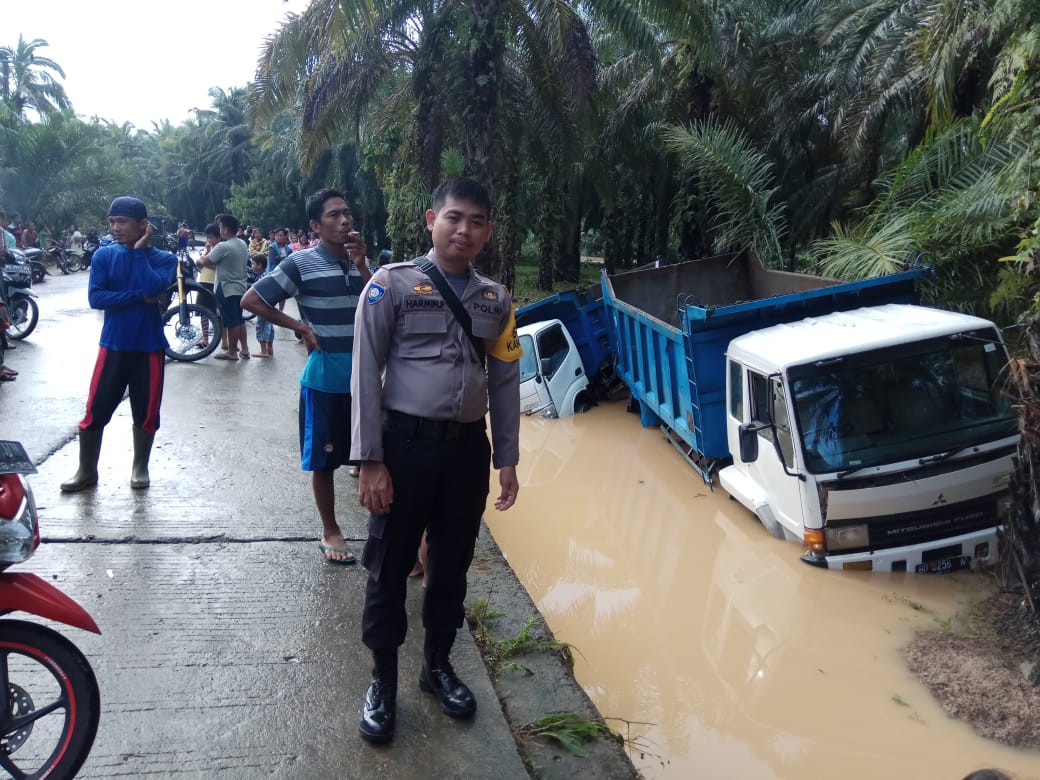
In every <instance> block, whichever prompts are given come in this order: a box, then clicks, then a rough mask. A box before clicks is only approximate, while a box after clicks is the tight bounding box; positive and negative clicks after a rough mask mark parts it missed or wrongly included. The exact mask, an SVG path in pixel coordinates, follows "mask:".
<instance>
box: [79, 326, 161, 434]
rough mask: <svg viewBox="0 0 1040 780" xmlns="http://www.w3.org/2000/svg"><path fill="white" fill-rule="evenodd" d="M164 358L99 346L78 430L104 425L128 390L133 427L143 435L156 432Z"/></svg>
mask: <svg viewBox="0 0 1040 780" xmlns="http://www.w3.org/2000/svg"><path fill="white" fill-rule="evenodd" d="M165 361H166V355H165V353H164V352H163V351H161V350H160V351H158V352H124V351H122V350H118V349H108V348H107V347H101V348H100V349H99V350H98V356H97V362H96V363H95V364H94V375H93V376H92V377H91V379H90V394H89V395H88V396H87V413H86V415H85V416H84V417H83V419H82V420H81V421H80V424H79V429H80V430H81V431H85V430H87V429H91V430H100V429H102V428H104V427H105V426H106V425H108V421H109V420H111V419H112V415H113V414H115V411H116V407H117V406H119V402H120V401H122V400H123V394H124V393H125V392H126V390H127V388H130V412H131V414H132V415H133V418H134V425H136V426H137V427H138V428H140V429H141V430H142V431H144V432H145V433H152V434H154V433H155V432H156V431H157V430H159V406H160V405H161V404H162V391H163V371H164V368H165Z"/></svg>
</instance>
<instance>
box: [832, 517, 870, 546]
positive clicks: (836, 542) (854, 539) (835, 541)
mask: <svg viewBox="0 0 1040 780" xmlns="http://www.w3.org/2000/svg"><path fill="white" fill-rule="evenodd" d="M824 536H825V538H826V539H827V549H828V550H831V551H836V550H854V549H857V548H860V547H869V546H870V530H869V528H868V527H867V525H866V524H865V523H864V524H861V525H845V526H840V527H838V528H825V529H824Z"/></svg>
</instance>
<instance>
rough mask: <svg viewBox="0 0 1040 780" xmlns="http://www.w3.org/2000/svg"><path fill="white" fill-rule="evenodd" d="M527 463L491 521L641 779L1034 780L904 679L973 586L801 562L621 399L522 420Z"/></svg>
mask: <svg viewBox="0 0 1040 780" xmlns="http://www.w3.org/2000/svg"><path fill="white" fill-rule="evenodd" d="M521 448H522V451H521V466H520V469H519V472H520V481H521V486H522V487H521V492H520V499H519V502H518V504H517V505H516V507H514V508H513V509H511V510H510V511H509V512H507V513H505V514H502V513H497V512H494V511H493V510H489V511H488V513H487V520H488V523H489V525H490V527H491V529H492V532H493V534H494V537H495V539H496V541H497V542H498V544H499V545H500V547H501V548H502V550H503V552H504V553H505V555H506V556H507V558H508V559H509V562H510V564H511V565H512V567H513V569H514V570H515V571H516V573H517V575H518V576H519V577H520V579H521V581H523V583H524V585H525V586H526V588H527V590H528V592H529V593H530V594H531V597H532V598H533V600H534V601H535V603H536V604H537V606H538V608H539V609H540V610H541V612H542V614H543V615H544V616H545V617H546V619H547V620H548V622H549V625H550V626H551V627H552V630H553V632H554V633H555V634H556V637H557V638H558V639H560V640H562V641H566V642H570V643H571V644H573V645H574V646H575V647H576V648H577V650H578V652H577V653H576V654H575V660H576V674H577V677H578V680H579V682H580V683H581V684H582V685H583V686H584V688H585V689H586V691H588V693H589V695H590V696H591V697H592V699H593V701H594V702H595V703H596V706H597V707H598V708H599V711H600V713H601V714H602V715H603V716H604V717H607V718H618V719H624V720H625V721H628V722H630V724H631V725H628V726H626V724H625V723H624V722H623V721H621V720H611V721H610V724H611V726H612V727H613V728H614V729H615V730H617V731H621V732H622V733H623V734H627V735H628V736H629V738H630V739H631V740H632V741H633V742H634V743H635V744H636V746H637V747H636V748H635V749H634V750H633V751H631V752H632V755H633V760H634V762H635V764H636V766H637V768H639V769H640V770H641V771H642V772H644V774H645V775H646V777H648V778H654V779H655V780H656V779H658V778H684V779H685V778H691V777H697V778H715V777H727V778H741V780H753V779H757V778H799V780H801V779H802V778H834V777H842V778H864V779H865V778H903V777H907V778H910V777H912V778H962V777H963V776H964V775H966V774H968V773H969V772H970V771H972V770H975V769H979V768H982V767H986V766H999V767H1002V768H1003V769H1005V770H1006V771H1010V772H1012V773H1013V774H1014V775H1015V777H1017V778H1040V752H1037V751H1028V752H1027V751H1017V750H1012V749H1010V748H1006V747H1004V746H1001V745H999V744H996V743H993V742H990V741H987V740H984V739H982V738H981V737H978V736H976V735H975V734H974V733H973V732H972V731H971V729H970V728H968V727H967V726H965V725H964V724H962V723H960V722H958V721H954V720H951V719H950V718H948V717H947V716H946V715H945V714H944V713H943V712H942V710H941V709H940V708H939V707H938V705H936V704H935V703H934V701H933V700H932V698H931V696H930V695H929V694H928V692H927V690H925V688H924V687H923V686H922V685H920V684H919V683H918V682H916V680H914V678H913V677H911V676H910V674H909V673H908V672H907V671H906V669H905V664H904V662H903V656H902V648H903V647H904V646H905V645H906V643H907V642H908V641H909V639H910V637H911V635H912V633H913V632H914V630H915V629H918V628H922V627H929V626H935V625H937V622H939V621H942V620H944V619H946V618H948V617H949V616H950V615H953V614H954V613H955V612H957V611H958V610H959V609H962V608H964V606H965V605H967V604H968V603H969V602H970V601H971V600H972V599H973V598H974V597H975V596H977V595H978V594H979V588H980V583H979V580H978V579H977V578H976V577H974V576H973V575H970V574H957V575H952V576H946V577H923V576H917V575H906V574H891V575H889V574H870V573H861V572H833V571H823V570H819V569H814V568H812V567H810V566H807V565H805V564H804V563H802V562H801V561H799V559H798V556H799V555H800V553H801V548H800V547H799V546H798V545H797V544H794V543H791V542H782V541H777V540H774V539H772V538H770V537H769V536H768V534H767V533H766V532H765V530H764V529H763V528H762V526H761V525H760V524H759V523H758V522H757V521H756V520H755V519H754V518H753V516H752V515H750V514H749V513H748V512H746V511H745V510H744V509H743V508H742V507H741V506H740V505H739V504H737V503H736V502H735V501H732V500H730V499H728V498H727V496H726V493H725V491H723V490H722V489H721V487H717V488H716V490H715V492H714V493H712V492H709V491H708V489H707V488H706V487H705V486H704V485H703V483H702V482H701V480H700V477H698V476H697V474H696V473H695V472H694V471H693V470H692V469H690V468H689V466H688V465H687V464H686V463H685V462H684V461H683V460H682V458H681V457H680V456H679V454H678V453H677V452H676V451H675V450H674V449H672V447H671V446H670V445H669V444H668V443H667V442H665V441H664V439H663V438H662V436H661V434H660V432H658V431H657V430H654V429H649V430H644V429H642V428H641V427H640V425H639V420H638V418H637V417H636V416H634V415H630V414H627V413H626V412H625V411H624V405H623V404H608V405H604V406H600V407H597V408H596V409H594V410H593V411H592V412H590V413H589V414H585V415H577V416H575V417H572V418H568V419H563V420H544V419H540V418H527V419H525V420H524V421H523V424H522V429H521ZM494 487H496V486H495V485H493V488H494ZM495 495H497V493H495V492H492V497H493V496H495Z"/></svg>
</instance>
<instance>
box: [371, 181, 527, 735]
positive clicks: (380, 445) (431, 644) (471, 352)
mask: <svg viewBox="0 0 1040 780" xmlns="http://www.w3.org/2000/svg"><path fill="white" fill-rule="evenodd" d="M490 211H491V204H490V200H489V198H488V194H487V191H486V190H485V189H484V187H483V186H481V185H480V184H479V183H478V182H476V181H474V180H472V179H465V178H460V179H449V180H447V181H445V182H444V183H443V184H441V185H440V186H439V187H438V188H437V189H436V190H435V191H434V194H433V208H432V209H430V210H429V211H427V212H426V227H427V229H428V230H429V231H430V233H431V234H432V237H433V250H431V252H430V253H429V255H427V256H426V257H423V258H419V259H418V260H416V261H415V262H414V263H393V264H391V265H387V266H384V267H382V268H380V269H379V270H378V271H377V272H376V273H375V275H374V276H373V277H372V279H371V281H370V282H369V283H368V285H367V286H366V288H365V291H364V293H363V294H362V303H361V304H360V305H359V306H358V311H357V317H356V320H355V332H354V367H353V376H352V379H351V396H352V413H351V419H352V443H351V451H352V453H353V454H354V457H355V458H358V459H359V460H360V461H361V473H360V479H359V498H360V502H361V504H362V505H363V506H365V507H366V508H367V509H368V510H369V511H370V512H371V515H370V517H369V531H368V540H367V542H366V544H365V550H364V555H363V557H362V563H363V564H364V565H365V567H366V568H367V569H368V584H367V586H366V590H365V608H364V614H363V617H362V641H363V642H364V643H365V645H366V646H367V647H369V648H370V649H371V650H372V655H373V660H374V669H373V681H372V684H371V685H370V686H369V688H368V691H367V692H366V694H365V700H364V703H363V705H362V711H361V719H360V722H359V730H360V732H361V736H362V737H364V738H365V739H367V740H369V741H371V742H385V741H387V740H389V739H390V738H391V737H392V736H393V733H394V724H395V719H396V708H397V648H398V647H400V646H401V644H402V643H403V642H404V639H405V633H406V632H407V617H406V613H405V594H406V586H407V580H408V572H409V571H411V568H412V566H413V565H414V563H415V558H416V551H417V550H418V547H419V540H420V538H421V537H422V534H423V530H424V529H425V530H426V532H427V544H428V549H429V574H428V580H427V587H426V593H425V597H424V601H423V608H422V622H423V626H424V628H425V631H426V634H425V639H424V642H423V666H422V672H421V674H420V675H419V687H420V688H421V689H422V690H423V691H426V692H427V693H432V694H433V695H435V696H437V697H438V698H439V699H440V705H441V709H442V710H443V711H444V712H445V713H447V714H448V715H450V716H452V717H457V718H468V717H472V716H473V714H474V713H475V712H476V701H475V700H474V698H473V694H472V692H471V691H470V689H469V688H468V687H467V686H466V685H465V683H463V682H462V681H461V680H460V679H459V678H458V676H457V675H456V674H455V672H454V670H453V669H452V666H451V663H450V661H449V654H450V652H451V648H452V644H453V643H454V641H455V632H456V630H457V629H458V628H460V627H461V626H462V625H463V620H464V608H463V601H464V600H465V597H466V572H467V570H468V568H469V564H470V561H471V560H472V558H473V548H474V544H475V543H476V538H477V532H478V530H479V526H480V520H481V517H482V516H483V513H484V508H485V505H486V503H487V497H488V492H489V480H490V465H489V461H490V462H491V463H493V464H494V467H495V468H496V469H498V470H499V480H498V481H499V486H500V494H499V495H498V497H497V499H496V500H495V508H496V509H498V510H506V509H509V507H511V506H512V505H513V503H514V502H515V501H516V495H517V491H518V490H519V483H518V482H517V477H516V463H517V460H518V459H519V433H520V383H519V377H520V368H519V366H520V364H519V358H520V354H521V351H520V345H519V342H518V340H517V336H516V323H515V321H514V319H513V308H512V302H511V300H510V296H509V293H508V292H507V291H506V289H505V288H504V287H502V286H501V285H500V284H497V283H495V282H493V281H492V280H490V279H488V278H487V277H485V276H482V275H480V274H478V273H477V272H476V271H474V269H473V268H472V265H471V263H472V261H473V259H474V258H475V257H476V255H477V254H478V253H479V252H480V250H481V249H482V248H483V246H484V243H485V242H486V241H487V239H488V237H489V236H490V235H491V221H490ZM438 276H439V278H438ZM438 285H441V286H442V287H443V289H444V290H445V294H442V293H441V287H439V286H438ZM451 295H454V296H455V297H456V298H457V299H458V300H457V303H459V304H461V307H462V310H463V313H464V316H463V319H464V320H465V319H469V320H470V333H469V334H468V333H467V331H466V328H465V327H464V326H463V324H462V323H460V321H459V318H458V317H457V316H456V315H455V314H454V313H453V311H452V307H451V304H450V302H449V301H448V300H446V297H447V296H451ZM482 353H483V354H482ZM489 409H490V412H491V442H492V443H493V444H494V454H492V447H491V443H489V441H488V436H487V432H486V428H487V426H486V423H485V416H486V414H487V412H488V411H489Z"/></svg>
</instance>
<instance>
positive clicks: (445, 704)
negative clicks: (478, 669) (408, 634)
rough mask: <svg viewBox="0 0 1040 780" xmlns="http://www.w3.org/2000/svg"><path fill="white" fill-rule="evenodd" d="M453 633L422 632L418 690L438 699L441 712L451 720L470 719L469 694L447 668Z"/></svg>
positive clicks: (472, 705) (472, 702)
mask: <svg viewBox="0 0 1040 780" xmlns="http://www.w3.org/2000/svg"><path fill="white" fill-rule="evenodd" d="M454 643H455V631H454V630H452V631H450V632H436V633H434V632H432V631H427V632H426V638H425V640H424V641H423V668H422V671H421V672H419V688H420V689H421V690H423V691H425V692H426V693H433V694H436V695H437V696H438V697H440V700H441V709H442V710H444V712H445V713H446V714H448V715H450V716H451V717H453V718H472V717H473V714H474V713H475V712H476V711H477V701H476V699H474V698H473V692H472V691H471V690H470V689H469V688H468V687H467V686H466V684H465V683H464V682H462V680H460V679H459V678H458V677H457V676H456V675H455V670H454V669H452V668H451V661H449V660H448V656H449V655H451V646H452V645H453V644H454Z"/></svg>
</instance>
